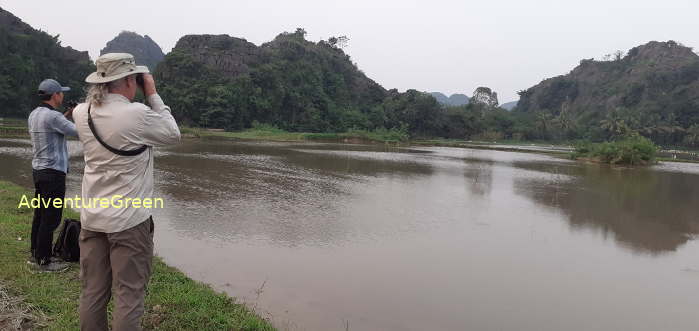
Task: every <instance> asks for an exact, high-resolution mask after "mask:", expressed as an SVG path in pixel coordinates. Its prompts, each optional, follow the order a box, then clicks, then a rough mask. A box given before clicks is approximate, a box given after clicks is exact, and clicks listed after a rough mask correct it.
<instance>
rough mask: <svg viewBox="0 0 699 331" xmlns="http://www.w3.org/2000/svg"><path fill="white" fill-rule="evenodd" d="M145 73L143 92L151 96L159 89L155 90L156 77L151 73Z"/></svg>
mask: <svg viewBox="0 0 699 331" xmlns="http://www.w3.org/2000/svg"><path fill="white" fill-rule="evenodd" d="M141 75H143V94H144V95H145V96H146V97H149V96H151V95H153V94H157V93H158V91H156V90H155V79H153V75H151V74H141Z"/></svg>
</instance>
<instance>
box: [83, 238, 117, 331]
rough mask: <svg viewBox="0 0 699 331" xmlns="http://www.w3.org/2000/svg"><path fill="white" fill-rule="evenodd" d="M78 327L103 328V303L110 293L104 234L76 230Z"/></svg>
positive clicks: (86, 329) (88, 330)
mask: <svg viewBox="0 0 699 331" xmlns="http://www.w3.org/2000/svg"><path fill="white" fill-rule="evenodd" d="M80 281H81V283H82V290H81V292H80V330H83V331H93V330H94V331H107V330H109V328H108V326H107V303H108V302H109V298H110V297H111V293H112V269H111V266H110V263H109V241H108V240H107V235H106V234H105V233H101V232H93V231H89V230H85V229H83V230H81V231H80Z"/></svg>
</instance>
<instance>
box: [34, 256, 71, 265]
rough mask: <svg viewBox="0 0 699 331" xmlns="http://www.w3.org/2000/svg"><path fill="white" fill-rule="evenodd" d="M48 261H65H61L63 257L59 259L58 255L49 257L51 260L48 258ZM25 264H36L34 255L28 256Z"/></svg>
mask: <svg viewBox="0 0 699 331" xmlns="http://www.w3.org/2000/svg"><path fill="white" fill-rule="evenodd" d="M49 262H65V261H63V259H61V258H60V257H54V256H52V257H51V260H50V261H49ZM27 264H30V265H35V264H36V259H35V258H34V257H30V258H29V259H28V260H27Z"/></svg>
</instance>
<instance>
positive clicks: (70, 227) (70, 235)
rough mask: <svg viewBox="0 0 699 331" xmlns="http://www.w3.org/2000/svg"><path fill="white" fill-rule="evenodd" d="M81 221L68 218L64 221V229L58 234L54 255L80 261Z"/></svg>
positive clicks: (67, 259) (66, 259)
mask: <svg viewBox="0 0 699 331" xmlns="http://www.w3.org/2000/svg"><path fill="white" fill-rule="evenodd" d="M79 237H80V221H77V220H74V219H69V218H66V219H65V220H64V221H63V229H61V233H60V234H59V235H58V239H57V240H56V244H55V245H54V246H53V256H56V257H59V258H61V259H63V261H68V262H78V261H80V245H79V243H78V240H79Z"/></svg>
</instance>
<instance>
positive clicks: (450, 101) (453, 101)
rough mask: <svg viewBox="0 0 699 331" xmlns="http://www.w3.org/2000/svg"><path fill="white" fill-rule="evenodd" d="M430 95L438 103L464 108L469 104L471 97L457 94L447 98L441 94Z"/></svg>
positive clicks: (432, 93)
mask: <svg viewBox="0 0 699 331" xmlns="http://www.w3.org/2000/svg"><path fill="white" fill-rule="evenodd" d="M430 95H432V96H433V97H434V98H435V99H437V102H439V103H441V104H443V105H447V106H463V105H465V104H468V102H469V97H468V96H466V95H465V94H459V93H456V94H452V95H450V96H448V97H447V96H446V95H445V94H444V93H441V92H430Z"/></svg>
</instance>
